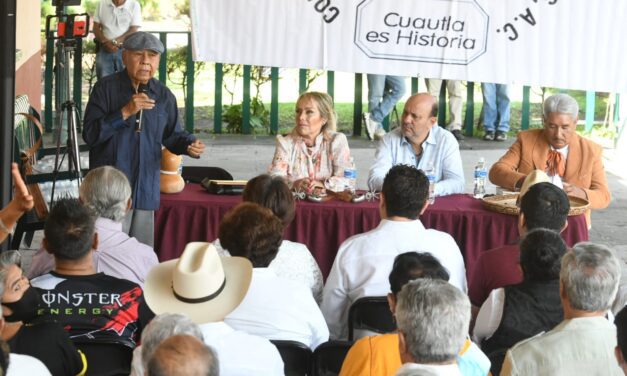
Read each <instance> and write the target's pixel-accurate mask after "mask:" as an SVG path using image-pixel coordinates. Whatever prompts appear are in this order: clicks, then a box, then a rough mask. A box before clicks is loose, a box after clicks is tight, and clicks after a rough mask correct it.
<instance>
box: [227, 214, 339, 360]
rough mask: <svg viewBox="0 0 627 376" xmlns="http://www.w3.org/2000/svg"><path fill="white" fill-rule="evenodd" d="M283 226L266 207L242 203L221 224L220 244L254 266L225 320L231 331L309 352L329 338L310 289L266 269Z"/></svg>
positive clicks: (277, 246)
mask: <svg viewBox="0 0 627 376" xmlns="http://www.w3.org/2000/svg"><path fill="white" fill-rule="evenodd" d="M282 234H283V224H282V223H281V220H280V219H279V218H278V217H277V216H275V215H274V214H273V213H272V211H271V210H270V209H267V208H264V207H261V206H259V205H257V204H254V203H251V202H244V203H241V204H239V205H237V206H236V207H235V208H233V209H231V210H230V211H229V212H228V213H227V214H226V215H225V216H224V218H223V219H222V222H221V223H220V240H221V242H222V245H223V246H224V247H225V248H226V249H228V250H229V252H230V253H231V255H233V256H240V257H245V258H247V259H249V260H250V262H251V263H252V264H253V267H254V269H253V276H252V282H251V284H250V288H249V289H248V292H247V293H246V297H245V298H244V300H243V301H242V303H241V304H240V305H239V306H238V307H237V308H236V309H235V310H234V311H233V312H231V313H230V314H229V315H228V316H227V317H226V319H225V321H226V323H227V324H229V325H230V326H232V327H233V328H235V329H239V330H243V331H245V332H248V333H251V334H255V335H258V336H261V337H264V338H267V339H270V340H273V339H278V340H291V341H298V342H300V343H303V344H305V345H307V346H309V347H310V348H311V349H312V350H313V349H315V348H316V347H318V345H320V344H321V343H323V342H326V341H327V340H328V339H329V330H328V329H327V324H326V322H325V321H324V317H323V316H322V312H320V308H318V305H317V304H316V301H315V300H314V298H313V296H312V295H311V293H310V291H309V288H308V287H307V286H305V285H304V284H302V283H300V282H295V281H291V280H288V279H285V278H281V277H279V276H277V275H276V273H274V271H273V270H272V269H270V268H268V265H269V264H270V262H272V260H273V259H274V257H275V256H276V254H277V252H278V250H279V246H280V244H281V238H282Z"/></svg>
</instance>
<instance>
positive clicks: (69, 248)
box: [31, 198, 152, 372]
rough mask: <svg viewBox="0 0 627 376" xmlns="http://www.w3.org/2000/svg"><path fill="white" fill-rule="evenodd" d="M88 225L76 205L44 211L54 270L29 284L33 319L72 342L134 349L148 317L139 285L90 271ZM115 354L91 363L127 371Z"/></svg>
mask: <svg viewBox="0 0 627 376" xmlns="http://www.w3.org/2000/svg"><path fill="white" fill-rule="evenodd" d="M94 223H95V218H94V217H93V216H92V215H91V212H90V210H89V209H88V208H87V207H85V206H84V205H82V204H81V203H80V202H79V201H78V200H76V199H69V198H64V199H60V200H57V202H56V203H55V205H54V207H53V208H52V210H51V211H50V214H49V215H48V219H47V220H46V224H45V227H44V239H43V245H44V248H45V249H46V250H47V251H48V252H50V253H51V254H52V255H53V256H54V260H55V267H54V269H53V270H52V271H51V272H49V273H47V274H44V275H42V276H40V277H37V278H35V279H33V280H32V281H31V283H32V285H33V286H34V287H37V288H39V289H40V292H41V297H42V303H43V304H42V305H41V306H40V308H39V310H38V315H41V316H43V319H44V320H46V321H56V322H58V323H60V324H61V325H63V326H64V327H65V329H66V330H67V331H68V332H69V334H70V338H72V340H74V341H76V340H81V341H82V340H86V341H90V342H92V341H93V342H107V343H110V342H111V341H114V342H116V343H124V344H125V345H126V346H128V347H130V348H135V346H136V343H137V341H138V340H139V336H140V335H141V330H142V328H143V326H145V324H146V323H147V322H148V321H149V320H150V318H152V313H151V312H150V311H149V310H148V309H147V307H146V305H145V303H144V298H143V294H142V289H141V287H139V285H137V284H136V283H133V282H130V281H127V280H125V279H119V278H116V277H112V276H108V275H106V274H104V273H97V272H96V270H95V269H94V262H93V258H92V251H93V250H94V249H96V248H98V235H97V234H96V233H95V230H94ZM116 350H117V349H114V348H113V347H111V348H106V349H105V348H104V347H103V349H102V350H100V351H98V355H97V356H98V357H99V359H100V360H102V361H101V362H98V361H97V360H95V362H98V364H107V366H111V367H129V368H130V364H128V365H127V364H121V363H120V364H116V362H115V361H114V360H115V359H117V357H116V356H115V355H113V354H117V351H116ZM109 351H111V353H109ZM92 359H93V358H92ZM105 359H106V360H107V361H106V362H105V361H104V360H105ZM87 362H88V363H92V360H91V359H89V358H88V359H87ZM90 372H106V370H104V369H102V370H91V371H90Z"/></svg>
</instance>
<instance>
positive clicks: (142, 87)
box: [135, 84, 148, 133]
mask: <svg viewBox="0 0 627 376" xmlns="http://www.w3.org/2000/svg"><path fill="white" fill-rule="evenodd" d="M137 93H138V94H139V93H144V94H146V95H147V93H148V85H146V84H139V87H138V88H137ZM143 117H144V109H143V108H142V109H141V110H139V115H137V116H135V132H137V133H139V132H141V131H142V118H143Z"/></svg>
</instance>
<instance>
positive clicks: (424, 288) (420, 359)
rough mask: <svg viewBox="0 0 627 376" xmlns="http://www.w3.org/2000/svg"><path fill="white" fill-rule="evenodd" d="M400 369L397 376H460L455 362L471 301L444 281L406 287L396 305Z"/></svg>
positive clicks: (462, 343) (467, 320)
mask: <svg viewBox="0 0 627 376" xmlns="http://www.w3.org/2000/svg"><path fill="white" fill-rule="evenodd" d="M396 322H397V323H398V342H399V350H400V353H401V361H402V362H403V363H404V364H403V366H402V367H401V368H400V369H399V370H398V372H397V373H396V375H397V376H409V375H461V373H460V370H459V367H458V365H457V364H456V363H455V359H456V356H457V354H458V353H459V351H460V350H461V348H462V346H463V345H464V341H465V340H466V336H467V335H468V325H469V323H470V301H469V300H468V297H467V296H466V295H465V294H464V293H463V292H461V291H459V289H457V288H455V287H453V286H451V285H450V284H448V283H446V282H445V281H441V280H436V279H417V280H415V281H411V282H409V283H407V284H406V285H405V286H403V288H402V289H401V291H400V293H399V294H398V302H397V304H396Z"/></svg>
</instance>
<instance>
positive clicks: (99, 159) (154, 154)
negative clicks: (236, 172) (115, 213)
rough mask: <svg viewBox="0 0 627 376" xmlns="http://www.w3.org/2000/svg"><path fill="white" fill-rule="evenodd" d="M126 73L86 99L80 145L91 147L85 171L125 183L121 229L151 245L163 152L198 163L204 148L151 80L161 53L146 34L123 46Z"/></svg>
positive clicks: (96, 88) (168, 94) (173, 103)
mask: <svg viewBox="0 0 627 376" xmlns="http://www.w3.org/2000/svg"><path fill="white" fill-rule="evenodd" d="M123 49H124V51H123V52H122V60H123V61H124V65H125V66H126V69H124V70H123V71H121V72H118V73H115V74H112V75H110V76H107V77H104V78H102V79H101V80H99V81H98V82H97V83H96V85H95V86H94V90H93V91H92V93H91V95H90V96H89V102H88V103H87V108H86V109H85V118H84V121H83V139H84V140H85V143H87V145H89V147H90V150H89V167H90V168H91V169H94V168H96V167H100V166H113V167H115V168H117V169H118V170H120V171H122V172H123V173H124V174H125V175H126V177H127V178H128V180H129V182H130V184H131V189H132V192H133V194H132V198H133V208H132V209H133V211H132V213H131V214H130V215H129V216H127V222H126V223H125V229H126V228H127V229H128V230H129V235H131V236H134V237H136V238H137V240H139V241H140V242H142V243H144V244H147V245H150V246H152V245H153V242H154V240H153V230H154V211H155V210H156V209H158V208H159V197H160V190H159V184H160V180H159V169H160V165H161V147H162V145H163V146H165V147H166V148H167V149H168V150H170V151H171V152H173V153H174V154H187V155H189V156H191V157H194V158H198V157H200V155H201V154H202V152H203V151H204V148H205V146H204V144H203V143H202V142H201V141H199V140H197V139H196V137H194V135H191V134H189V133H187V132H185V131H184V130H183V129H182V128H181V123H180V121H179V116H178V107H177V105H176V98H175V97H174V95H173V94H172V92H171V91H170V89H168V88H167V87H166V86H165V85H164V84H162V83H161V82H159V81H158V80H156V79H154V78H153V76H154V74H155V72H156V71H157V68H158V67H159V60H160V56H161V53H163V51H164V48H163V44H162V43H161V41H159V39H158V38H156V37H155V36H154V35H152V34H150V33H146V32H142V31H139V32H136V33H134V34H131V35H130V36H128V37H127V38H126V40H125V41H124V44H123Z"/></svg>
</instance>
